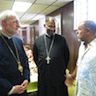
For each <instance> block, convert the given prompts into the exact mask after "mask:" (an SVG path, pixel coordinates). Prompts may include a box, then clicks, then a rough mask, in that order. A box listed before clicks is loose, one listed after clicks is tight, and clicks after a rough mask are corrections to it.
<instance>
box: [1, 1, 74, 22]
mask: <svg viewBox="0 0 96 96" xmlns="http://www.w3.org/2000/svg"><path fill="white" fill-rule="evenodd" d="M15 1H20V2H21V1H22V2H31V3H32V5H31V7H30V8H29V9H28V10H27V11H26V12H16V13H17V15H18V16H19V18H20V21H21V23H22V24H32V23H33V22H35V21H37V20H39V19H40V18H42V16H44V15H47V14H49V13H51V12H53V11H55V10H56V9H58V8H60V7H62V6H64V5H66V4H67V3H69V2H71V1H73V0H0V13H1V12H2V11H4V10H7V9H10V10H11V9H12V6H13V4H14V2H15Z"/></svg>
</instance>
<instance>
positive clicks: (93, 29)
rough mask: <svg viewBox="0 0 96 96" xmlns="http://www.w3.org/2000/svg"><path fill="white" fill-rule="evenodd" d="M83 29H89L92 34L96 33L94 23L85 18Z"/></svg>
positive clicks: (95, 24)
mask: <svg viewBox="0 0 96 96" xmlns="http://www.w3.org/2000/svg"><path fill="white" fill-rule="evenodd" d="M84 27H85V29H88V28H89V29H90V30H91V31H92V32H93V33H94V34H96V23H95V22H93V21H91V20H86V21H85V22H84Z"/></svg>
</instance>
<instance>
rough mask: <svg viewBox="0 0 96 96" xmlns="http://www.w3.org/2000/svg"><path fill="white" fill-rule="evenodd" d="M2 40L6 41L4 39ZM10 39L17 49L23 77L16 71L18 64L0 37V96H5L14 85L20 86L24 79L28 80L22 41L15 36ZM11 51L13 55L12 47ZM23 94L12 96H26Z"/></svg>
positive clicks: (28, 71) (28, 72) (26, 60)
mask: <svg viewBox="0 0 96 96" xmlns="http://www.w3.org/2000/svg"><path fill="white" fill-rule="evenodd" d="M4 38H5V39H6V37H4ZM12 39H13V41H14V42H15V44H16V46H17V49H18V53H19V57H20V61H21V65H22V66H23V75H21V73H20V71H18V64H17V62H16V60H15V58H14V56H13V55H12V53H11V52H10V50H9V48H8V46H7V45H6V43H5V42H4V40H3V39H2V37H1V36H0V96H7V94H8V92H9V91H10V90H11V89H12V87H13V86H14V85H18V84H21V83H22V82H23V80H25V79H27V80H28V81H29V79H30V70H29V66H28V58H27V56H26V54H25V51H24V49H23V44H22V41H21V39H20V38H18V37H16V36H13V37H12ZM6 40H7V39H6ZM9 43H10V42H9ZM9 45H10V44H9ZM12 46H14V45H12ZM12 49H13V51H14V53H15V50H14V47H13V48H12ZM24 94H25V95H24ZM24 94H22V95H12V96H27V95H26V93H24Z"/></svg>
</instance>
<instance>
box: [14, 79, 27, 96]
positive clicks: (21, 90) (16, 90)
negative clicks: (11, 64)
mask: <svg viewBox="0 0 96 96" xmlns="http://www.w3.org/2000/svg"><path fill="white" fill-rule="evenodd" d="M27 85H28V80H24V81H23V83H22V84H21V85H15V86H14V91H13V94H22V93H24V91H25V90H26V88H27Z"/></svg>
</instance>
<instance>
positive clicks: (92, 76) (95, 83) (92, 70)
mask: <svg viewBox="0 0 96 96" xmlns="http://www.w3.org/2000/svg"><path fill="white" fill-rule="evenodd" d="M77 68H78V69H77V77H76V95H75V96H96V39H94V40H93V41H92V42H91V43H90V44H88V46H87V48H86V49H85V46H84V43H83V42H82V43H81V46H80V48H79V56H78V60H77Z"/></svg>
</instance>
